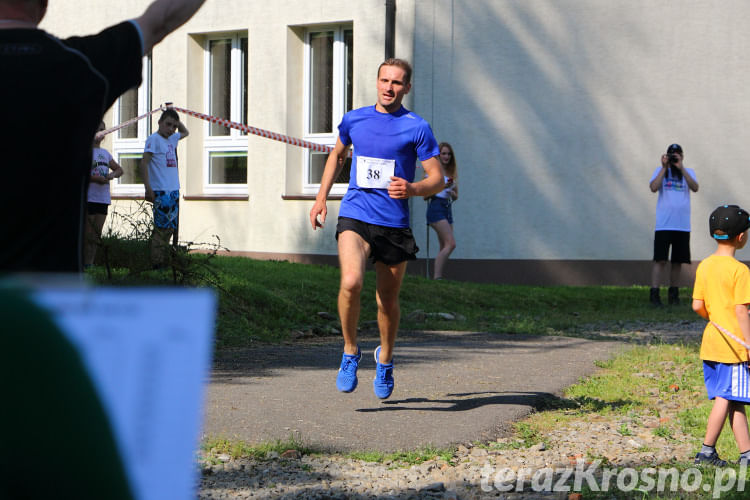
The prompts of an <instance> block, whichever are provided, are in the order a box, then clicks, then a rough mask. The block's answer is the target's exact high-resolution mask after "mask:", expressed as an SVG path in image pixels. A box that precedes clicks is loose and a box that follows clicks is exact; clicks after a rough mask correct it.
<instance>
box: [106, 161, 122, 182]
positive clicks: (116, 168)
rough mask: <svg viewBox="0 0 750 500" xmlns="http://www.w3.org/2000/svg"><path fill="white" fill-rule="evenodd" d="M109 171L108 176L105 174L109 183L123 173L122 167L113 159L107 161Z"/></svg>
mask: <svg viewBox="0 0 750 500" xmlns="http://www.w3.org/2000/svg"><path fill="white" fill-rule="evenodd" d="M109 169H110V170H112V171H111V172H110V173H109V174H107V180H108V181H110V180H112V179H117V178H118V177H122V174H123V171H122V167H121V166H120V164H119V163H117V162H116V161H115V159H114V158H112V159H111V160H109Z"/></svg>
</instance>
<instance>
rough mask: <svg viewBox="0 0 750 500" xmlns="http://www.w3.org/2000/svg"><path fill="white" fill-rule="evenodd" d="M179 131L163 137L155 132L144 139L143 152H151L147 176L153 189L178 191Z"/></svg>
mask: <svg viewBox="0 0 750 500" xmlns="http://www.w3.org/2000/svg"><path fill="white" fill-rule="evenodd" d="M179 141H180V133H179V132H175V133H174V134H172V135H171V136H169V137H168V138H166V139H165V138H164V137H162V136H161V134H159V132H155V133H153V134H151V135H150V136H149V138H148V139H146V147H145V148H144V152H146V153H151V155H152V156H151V163H149V165H148V177H149V181H150V182H151V189H153V190H154V191H178V190H179V189H180V176H179V174H178V172H177V143H178V142H179Z"/></svg>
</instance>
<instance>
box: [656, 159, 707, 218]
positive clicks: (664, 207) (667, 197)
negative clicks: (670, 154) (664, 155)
mask: <svg viewBox="0 0 750 500" xmlns="http://www.w3.org/2000/svg"><path fill="white" fill-rule="evenodd" d="M685 170H687V172H688V173H689V174H690V177H692V178H693V179H695V180H696V181H697V180H698V178H697V177H695V172H693V169H692V168H687V167H685ZM659 172H661V167H657V168H656V170H654V175H652V176H651V181H649V182H652V181H653V180H654V179H656V176H657V175H659ZM654 230H655V231H686V232H690V187H689V186H688V183H687V181H686V180H685V177H684V176H683V177H682V179H680V180H677V179H675V178H674V177H672V176H671V175H670V170H669V169H667V174H666V175H665V176H664V179H663V180H662V181H661V186H659V198H658V199H657V200H656V226H655V228H654Z"/></svg>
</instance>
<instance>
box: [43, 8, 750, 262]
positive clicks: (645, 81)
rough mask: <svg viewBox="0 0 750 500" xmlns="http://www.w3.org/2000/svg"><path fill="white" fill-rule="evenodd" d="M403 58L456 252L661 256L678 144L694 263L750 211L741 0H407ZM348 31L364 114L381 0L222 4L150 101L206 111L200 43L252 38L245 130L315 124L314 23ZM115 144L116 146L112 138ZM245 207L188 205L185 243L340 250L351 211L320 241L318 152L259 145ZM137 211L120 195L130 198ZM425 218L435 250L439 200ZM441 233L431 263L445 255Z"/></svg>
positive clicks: (189, 40)
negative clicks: (444, 159)
mask: <svg viewBox="0 0 750 500" xmlns="http://www.w3.org/2000/svg"><path fill="white" fill-rule="evenodd" d="M148 3H149V2H148V1H147V0H123V1H120V2H102V1H101V0H75V1H73V0H67V1H54V2H50V9H49V13H48V17H47V19H46V20H45V21H44V23H43V24H42V27H43V28H45V29H47V30H48V31H50V32H52V33H53V34H57V35H60V36H66V35H70V34H86V33H92V32H95V31H97V30H99V29H101V28H103V27H104V26H106V25H109V24H112V23H113V22H115V21H118V20H121V19H126V18H129V17H136V16H137V15H139V14H140V13H141V12H142V11H143V9H144V8H145V6H146V5H147V4H148ZM397 8H398V17H397V44H396V55H397V56H399V57H404V58H407V59H411V60H412V62H413V63H414V69H415V74H414V88H413V90H412V93H411V95H410V96H409V99H408V100H407V103H406V104H407V106H408V107H411V108H412V109H413V110H414V111H416V112H417V113H419V114H421V115H422V116H424V117H425V118H427V119H428V121H430V122H431V123H432V125H433V129H434V131H435V134H436V136H437V137H438V140H447V141H449V142H451V143H452V144H453V146H454V147H455V150H456V155H457V159H458V161H459V172H460V175H459V177H460V194H461V199H460V200H459V201H458V202H457V203H456V205H454V210H455V219H456V221H455V230H456V239H457V241H458V249H457V250H456V252H455V253H454V255H453V257H454V258H459V259H574V260H575V259H583V260H589V259H590V260H644V261H645V260H649V259H650V258H651V247H652V238H653V219H654V208H655V204H656V195H655V194H652V193H651V192H650V191H649V189H648V181H649V178H650V176H651V173H652V171H653V169H654V168H655V167H656V166H657V165H658V163H659V157H660V155H661V154H662V153H663V152H664V150H665V149H666V147H667V145H668V144H670V143H672V142H678V143H680V144H682V146H683V148H684V150H685V163H686V165H687V166H690V167H692V168H694V169H695V170H696V173H697V177H698V181H699V183H700V185H701V188H700V191H699V192H698V193H697V194H694V195H693V225H694V235H693V239H692V241H693V245H692V247H693V256H694V258H695V259H700V258H702V257H703V256H705V255H706V254H708V253H709V252H710V251H711V248H712V243H711V241H710V239H709V238H708V237H707V236H706V230H707V228H706V220H707V218H708V214H709V213H710V211H711V210H712V209H713V208H714V207H715V206H717V205H718V204H720V203H724V202H735V203H739V204H744V205H747V206H750V201H748V200H747V195H746V193H745V182H744V179H743V174H744V146H745V144H746V143H747V142H748V140H747V139H748V130H747V126H746V117H747V116H749V115H750V113H749V112H750V103H749V101H748V99H747V98H746V97H747V90H746V87H747V83H746V81H745V77H746V75H748V74H750V73H749V72H748V69H749V68H748V65H749V64H750V62H748V59H747V58H746V57H744V51H745V49H746V47H748V46H750V32H749V31H748V30H747V29H746V26H745V24H746V23H745V21H746V20H747V19H748V18H749V17H750V4H748V3H747V2H746V1H744V0H679V1H677V0H629V1H627V2H625V1H607V2H603V1H601V0H554V1H553V0H471V1H469V0H465V1H460V0H419V1H416V0H408V1H407V0H399V1H397ZM339 22H351V23H352V24H353V27H354V37H355V40H354V60H355V69H354V75H355V76H354V80H355V81H354V105H355V107H358V106H363V105H370V104H373V103H374V102H375V71H376V68H377V66H378V64H379V63H380V62H381V61H382V59H383V54H384V43H385V42H384V25H385V2H384V1H382V0H356V1H351V0H319V1H300V0H274V1H269V2H257V1H249V0H221V1H218V0H210V1H208V2H206V4H205V6H204V7H203V9H202V10H201V11H200V12H199V13H198V14H197V15H196V16H195V17H194V18H193V19H192V20H191V21H189V22H188V23H187V24H186V25H185V26H184V27H182V28H181V29H179V30H178V31H177V32H176V33H174V34H172V35H170V36H169V37H168V38H167V39H166V40H165V41H164V42H163V43H162V44H160V45H159V46H158V47H157V48H156V49H155V50H154V54H153V72H154V78H153V102H154V103H155V104H156V103H160V102H164V101H173V102H174V103H175V104H176V105H183V106H184V107H188V108H191V109H194V110H196V111H204V109H202V90H201V89H202V78H203V75H202V66H201V65H202V62H201V49H200V46H199V41H200V34H205V33H210V32H217V31H236V30H247V32H248V36H249V92H250V97H249V100H250V106H249V109H250V111H249V117H248V123H249V124H251V125H253V126H256V127H260V128H265V129H269V130H272V131H277V132H281V133H285V134H289V135H299V134H300V133H301V129H302V126H301V120H302V109H301V92H302V88H301V85H302V83H301V81H300V78H301V71H302V69H301V61H302V41H301V38H300V33H301V31H300V30H301V28H299V27H300V26H309V25H313V24H326V23H339ZM186 123H187V126H188V127H189V128H190V130H191V134H192V135H191V137H189V138H188V139H186V141H185V143H186V144H183V145H181V148H182V149H181V150H180V158H181V176H182V182H183V194H186V195H200V194H201V193H200V191H201V186H200V177H199V175H200V172H201V168H202V166H201V161H202V154H201V151H202V142H201V141H202V132H201V130H202V128H203V123H202V122H200V121H199V120H196V119H194V118H187V119H186ZM105 145H106V144H105ZM248 145H249V155H248V156H249V158H248V165H249V166H248V196H249V200H247V201H236V200H230V201H216V200H201V201H183V203H182V210H183V212H182V217H181V237H182V239H185V240H192V241H206V240H207V239H208V238H209V237H210V236H211V235H213V234H218V235H219V236H220V237H221V242H222V244H223V245H224V246H226V247H227V248H229V249H230V250H234V251H246V252H273V253H282V254H335V252H336V248H335V242H334V238H333V235H334V230H335V220H336V215H337V207H338V202H336V201H331V202H329V206H328V207H329V218H328V221H329V222H328V224H327V225H326V228H325V229H324V230H323V231H322V232H321V231H316V232H312V231H311V230H310V227H309V222H308V212H309V210H310V208H311V206H312V200H310V199H282V197H283V196H287V197H290V196H291V197H294V195H297V194H299V191H300V185H301V175H302V174H301V152H300V151H299V150H298V149H297V148H294V147H291V146H284V145H282V144H281V143H278V142H274V141H269V140H267V139H262V138H258V137H254V136H251V137H249V139H248ZM120 203H122V202H120ZM412 206H413V216H412V220H413V228H414V232H415V235H416V236H417V239H418V244H419V245H420V247H422V248H423V249H424V248H425V230H424V222H423V221H424V208H425V204H424V202H423V201H422V200H421V199H418V200H413V201H412ZM436 246H437V245H436V243H435V239H434V235H433V236H432V247H433V248H432V254H433V255H434V249H435V247H436Z"/></svg>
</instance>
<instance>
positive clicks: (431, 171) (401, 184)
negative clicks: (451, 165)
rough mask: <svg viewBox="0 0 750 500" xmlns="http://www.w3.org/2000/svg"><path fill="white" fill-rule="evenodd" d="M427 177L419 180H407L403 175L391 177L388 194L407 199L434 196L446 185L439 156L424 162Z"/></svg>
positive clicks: (392, 196) (423, 166)
mask: <svg viewBox="0 0 750 500" xmlns="http://www.w3.org/2000/svg"><path fill="white" fill-rule="evenodd" d="M422 168H423V169H424V173H425V178H424V179H422V180H421V181H419V182H407V181H406V179H402V178H401V177H391V183H390V184H389V185H388V195H389V196H390V197H391V198H396V199H405V198H409V197H411V196H432V195H433V194H435V193H439V192H440V191H442V189H443V188H444V187H445V178H444V177H443V176H444V175H445V173H444V172H443V166H442V165H441V164H440V160H438V157H437V156H433V157H432V158H430V159H428V160H425V161H423V162H422Z"/></svg>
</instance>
